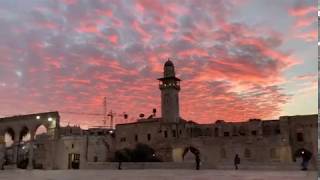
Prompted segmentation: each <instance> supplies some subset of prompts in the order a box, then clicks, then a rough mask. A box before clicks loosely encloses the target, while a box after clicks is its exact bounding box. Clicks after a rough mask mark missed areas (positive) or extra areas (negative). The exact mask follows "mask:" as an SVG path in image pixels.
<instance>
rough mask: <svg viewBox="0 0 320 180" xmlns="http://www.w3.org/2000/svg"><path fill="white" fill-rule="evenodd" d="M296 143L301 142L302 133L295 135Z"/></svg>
mask: <svg viewBox="0 0 320 180" xmlns="http://www.w3.org/2000/svg"><path fill="white" fill-rule="evenodd" d="M297 141H298V142H303V141H304V140H303V133H302V132H298V133H297Z"/></svg>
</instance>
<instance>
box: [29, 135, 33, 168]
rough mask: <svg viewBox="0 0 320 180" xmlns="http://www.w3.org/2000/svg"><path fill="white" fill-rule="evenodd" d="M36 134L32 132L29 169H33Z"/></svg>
mask: <svg viewBox="0 0 320 180" xmlns="http://www.w3.org/2000/svg"><path fill="white" fill-rule="evenodd" d="M34 135H35V132H30V142H29V153H28V156H29V157H28V159H29V161H28V169H33V143H34Z"/></svg>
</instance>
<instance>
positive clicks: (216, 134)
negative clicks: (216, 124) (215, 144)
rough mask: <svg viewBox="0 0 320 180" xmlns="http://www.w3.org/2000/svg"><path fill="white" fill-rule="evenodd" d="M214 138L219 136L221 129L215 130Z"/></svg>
mask: <svg viewBox="0 0 320 180" xmlns="http://www.w3.org/2000/svg"><path fill="white" fill-rule="evenodd" d="M214 136H215V137H218V136H219V129H218V128H214Z"/></svg>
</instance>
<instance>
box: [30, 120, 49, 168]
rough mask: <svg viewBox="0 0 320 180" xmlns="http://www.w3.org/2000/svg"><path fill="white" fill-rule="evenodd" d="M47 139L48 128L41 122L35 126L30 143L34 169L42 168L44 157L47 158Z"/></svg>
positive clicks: (44, 162)
mask: <svg viewBox="0 0 320 180" xmlns="http://www.w3.org/2000/svg"><path fill="white" fill-rule="evenodd" d="M49 140H50V136H49V134H48V128H47V127H46V126H45V125H43V124H40V125H38V126H36V128H35V130H34V137H33V143H32V146H33V151H32V152H33V155H32V162H33V168H34V169H43V168H44V167H45V164H46V159H47V158H48V154H47V151H48V148H47V146H46V145H47V143H48V142H50V141H49Z"/></svg>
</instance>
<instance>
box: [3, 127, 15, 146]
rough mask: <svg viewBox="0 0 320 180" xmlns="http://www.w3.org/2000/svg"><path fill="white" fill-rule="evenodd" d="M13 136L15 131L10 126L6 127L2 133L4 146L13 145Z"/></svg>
mask: <svg viewBox="0 0 320 180" xmlns="http://www.w3.org/2000/svg"><path fill="white" fill-rule="evenodd" d="M14 138H15V133H14V130H13V129H12V128H7V129H6V130H5V133H4V142H5V146H6V148H9V147H11V146H12V145H13V143H14Z"/></svg>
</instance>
